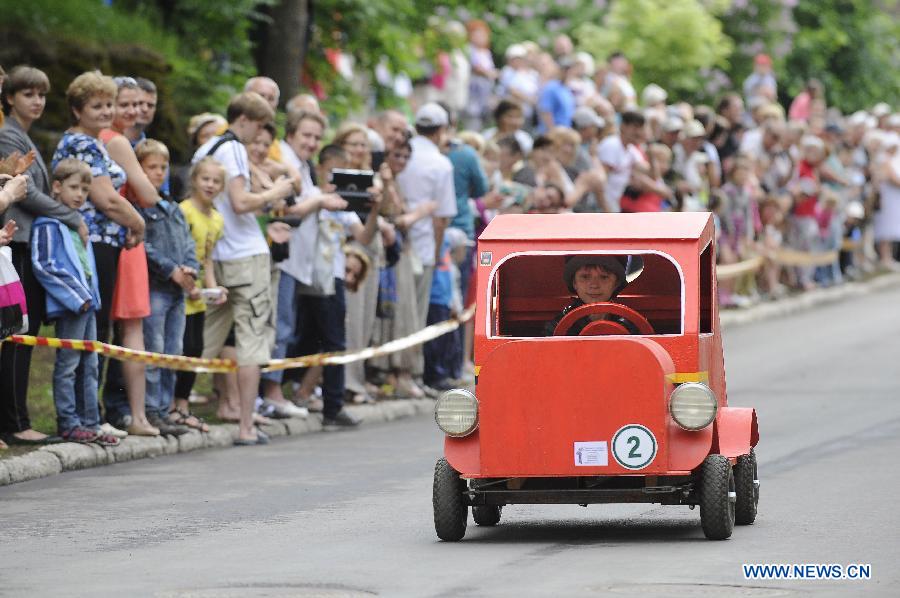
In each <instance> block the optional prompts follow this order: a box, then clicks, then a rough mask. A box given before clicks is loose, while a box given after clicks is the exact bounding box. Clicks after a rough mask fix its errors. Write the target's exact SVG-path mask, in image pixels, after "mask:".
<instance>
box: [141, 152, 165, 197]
mask: <svg viewBox="0 0 900 598" xmlns="http://www.w3.org/2000/svg"><path fill="white" fill-rule="evenodd" d="M141 168H142V169H143V170H144V174H146V175H147V178H148V179H150V182H151V183H153V186H154V187H155V188H156V189H159V188H160V187H162V186H163V183H165V182H166V172H168V170H169V161H168V160H166V158H165V157H164V156H160V155H157V154H151V155H149V156H147V157H146V158H144V160H143V161H142V162H141Z"/></svg>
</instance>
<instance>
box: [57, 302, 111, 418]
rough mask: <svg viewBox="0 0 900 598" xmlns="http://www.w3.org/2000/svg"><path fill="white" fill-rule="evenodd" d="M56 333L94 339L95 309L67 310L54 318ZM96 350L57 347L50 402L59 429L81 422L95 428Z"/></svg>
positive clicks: (98, 416)
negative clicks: (69, 312) (53, 407)
mask: <svg viewBox="0 0 900 598" xmlns="http://www.w3.org/2000/svg"><path fill="white" fill-rule="evenodd" d="M56 336H57V338H63V339H76V340H87V341H92V340H96V339H97V320H96V318H95V316H94V311H93V310H90V311H87V312H85V313H81V314H75V313H72V314H67V315H66V316H63V317H61V318H59V319H58V320H56ZM97 363H98V362H97V354H96V353H88V352H87V351H75V350H73V349H59V350H57V351H56V363H55V364H54V366H53V402H54V403H55V404H56V423H57V426H58V428H59V433H60V434H62V433H64V432H68V431H69V430H72V429H73V428H77V427H78V426H82V427H85V428H88V429H90V430H97V429H99V426H100V407H99V406H98V404H97Z"/></svg>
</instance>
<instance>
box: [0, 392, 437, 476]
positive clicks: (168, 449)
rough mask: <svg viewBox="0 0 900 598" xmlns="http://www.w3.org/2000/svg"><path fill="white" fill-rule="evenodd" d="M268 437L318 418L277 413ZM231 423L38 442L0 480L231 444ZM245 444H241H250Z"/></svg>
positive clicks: (405, 404)
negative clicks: (107, 440)
mask: <svg viewBox="0 0 900 598" xmlns="http://www.w3.org/2000/svg"><path fill="white" fill-rule="evenodd" d="M346 409H347V410H348V411H349V412H350V413H352V414H353V415H356V416H358V417H361V418H363V419H364V422H363V424H362V425H368V424H373V423H379V422H389V421H393V420H395V419H401V418H405V417H412V416H415V415H419V414H421V413H431V412H432V411H433V410H434V401H433V400H432V399H399V400H389V401H379V402H378V403H376V404H375V405H348V406H347V407H346ZM262 429H263V431H265V433H266V434H268V435H269V436H271V437H273V438H274V437H276V436H299V435H301V434H312V433H314V432H321V431H322V420H321V418H320V417H319V416H317V415H315V414H311V415H310V416H309V418H308V419H299V418H291V419H281V420H275V421H274V423H273V424H271V425H268V426H262ZM237 431H238V427H237V424H221V425H214V426H210V430H209V432H207V433H202V432H199V431H197V430H192V431H190V432H188V433H187V434H184V435H182V436H179V437H178V438H175V437H174V436H157V437H155V438H150V437H147V436H129V437H128V438H126V439H124V440H123V441H122V442H121V443H119V446H114V447H103V446H100V445H97V444H76V443H74V442H63V443H61V444H51V445H48V446H43V447H41V448H39V449H37V450H34V451H32V452H30V453H26V454H24V455H21V456H19V457H10V458H8V459H0V486H6V485H8V484H15V483H17V482H25V481H28V480H34V479H37V478H42V477H45V476H49V475H54V474H57V473H62V472H64V471H73V470H76V469H86V468H88V467H97V466H100V465H112V464H113V463H124V462H126V461H133V460H135V459H147V458H151V459H152V458H155V457H161V456H163V455H175V454H177V453H187V452H190V451H195V450H199V449H206V448H226V447H231V446H232V442H233V441H234V438H236V437H237ZM330 433H331V434H353V431H352V430H345V431H335V432H330ZM254 448H255V447H247V448H244V449H242V450H254Z"/></svg>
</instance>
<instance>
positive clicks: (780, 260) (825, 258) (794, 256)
mask: <svg viewBox="0 0 900 598" xmlns="http://www.w3.org/2000/svg"><path fill="white" fill-rule="evenodd" d="M772 259H773V261H774V262H775V263H777V264H781V265H782V266H828V265H830V264H833V263H834V262H835V261H836V260H837V259H838V252H837V251H823V252H820V253H808V252H806V251H797V250H795V249H779V250H778V251H776V252H775V256H774V257H773V258H772Z"/></svg>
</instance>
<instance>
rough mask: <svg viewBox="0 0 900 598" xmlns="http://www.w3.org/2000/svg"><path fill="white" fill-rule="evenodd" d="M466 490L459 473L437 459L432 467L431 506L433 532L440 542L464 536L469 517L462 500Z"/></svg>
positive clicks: (452, 540)
mask: <svg viewBox="0 0 900 598" xmlns="http://www.w3.org/2000/svg"><path fill="white" fill-rule="evenodd" d="M466 489H467V488H466V482H465V481H463V479H462V478H461V477H459V472H458V471H456V470H455V469H453V468H452V467H451V466H450V464H449V463H447V460H446V459H444V458H441V459H438V462H437V463H436V464H435V466H434V486H433V487H432V494H431V504H432V506H433V507H434V531H435V532H437V535H438V538H440V539H441V540H444V541H446V542H456V541H457V540H462V537H463V536H465V535H466V519H467V517H468V515H469V507H468V506H466V503H465V500H464V493H465V492H466Z"/></svg>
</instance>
